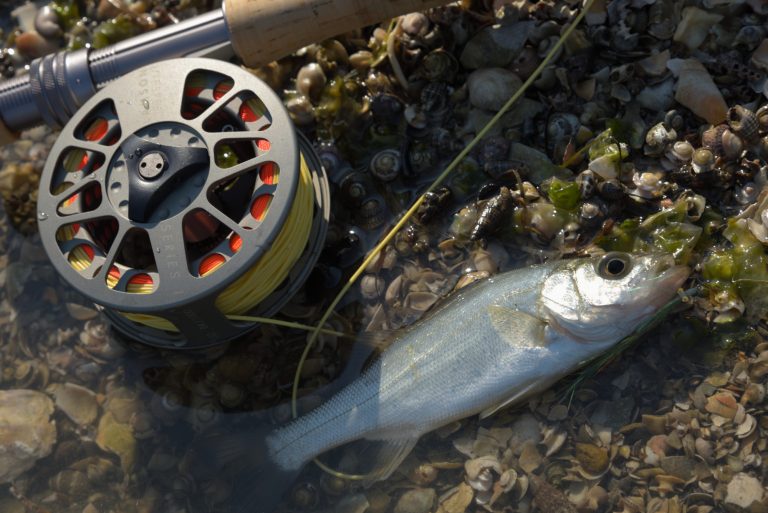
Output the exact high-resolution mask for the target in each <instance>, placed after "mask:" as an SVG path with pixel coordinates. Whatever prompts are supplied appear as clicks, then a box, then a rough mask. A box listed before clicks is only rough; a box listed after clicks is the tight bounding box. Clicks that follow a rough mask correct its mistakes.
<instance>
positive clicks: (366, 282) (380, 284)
mask: <svg viewBox="0 0 768 513" xmlns="http://www.w3.org/2000/svg"><path fill="white" fill-rule="evenodd" d="M385 290H386V282H385V281H384V278H382V277H381V276H379V275H377V274H366V275H365V276H363V277H362V278H361V279H360V293H361V294H362V295H363V297H364V298H365V299H368V300H374V299H378V298H380V297H381V296H382V294H384V292H385Z"/></svg>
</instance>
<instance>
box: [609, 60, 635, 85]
mask: <svg viewBox="0 0 768 513" xmlns="http://www.w3.org/2000/svg"><path fill="white" fill-rule="evenodd" d="M634 75H635V67H634V65H633V64H622V65H620V66H616V67H615V68H613V69H612V70H611V71H610V73H609V74H608V79H609V80H610V81H611V82H613V83H620V82H625V81H627V80H629V79H630V78H632V77H633V76H634Z"/></svg>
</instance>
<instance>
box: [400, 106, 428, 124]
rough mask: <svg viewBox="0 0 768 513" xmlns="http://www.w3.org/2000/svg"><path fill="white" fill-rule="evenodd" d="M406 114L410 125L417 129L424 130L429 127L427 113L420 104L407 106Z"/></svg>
mask: <svg viewBox="0 0 768 513" xmlns="http://www.w3.org/2000/svg"><path fill="white" fill-rule="evenodd" d="M404 116H405V121H406V122H407V123H408V125H409V126H411V127H413V128H415V129H417V130H423V129H424V128H426V127H427V124H428V119H427V115H426V113H425V112H424V111H423V110H422V108H421V107H420V106H419V105H408V106H407V107H405V112H404Z"/></svg>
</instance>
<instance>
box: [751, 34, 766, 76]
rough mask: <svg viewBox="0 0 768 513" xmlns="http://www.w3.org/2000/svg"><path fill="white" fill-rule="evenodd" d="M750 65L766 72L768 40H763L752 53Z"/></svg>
mask: <svg viewBox="0 0 768 513" xmlns="http://www.w3.org/2000/svg"><path fill="white" fill-rule="evenodd" d="M752 64H754V65H755V66H757V67H758V68H761V69H764V70H768V39H763V42H762V43H760V46H758V47H757V48H756V49H755V51H754V52H753V53H752Z"/></svg>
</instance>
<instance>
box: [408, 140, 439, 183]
mask: <svg viewBox="0 0 768 513" xmlns="http://www.w3.org/2000/svg"><path fill="white" fill-rule="evenodd" d="M436 160H437V155H436V153H435V149H434V147H432V145H430V144H426V143H421V142H419V143H413V144H408V148H407V152H406V158H405V161H404V162H403V174H404V175H405V176H408V177H413V176H418V175H420V174H422V173H424V172H426V171H429V170H430V169H432V167H433V166H434V165H435V162H436Z"/></svg>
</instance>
